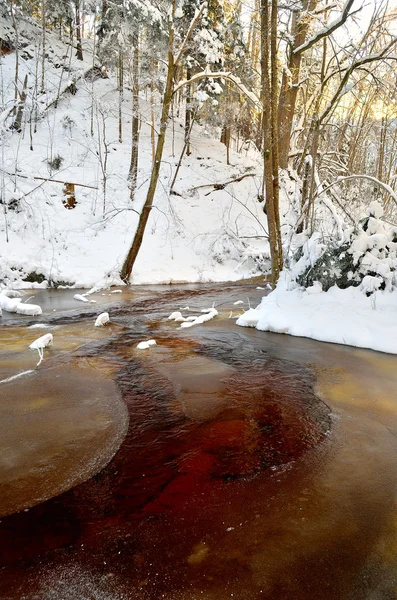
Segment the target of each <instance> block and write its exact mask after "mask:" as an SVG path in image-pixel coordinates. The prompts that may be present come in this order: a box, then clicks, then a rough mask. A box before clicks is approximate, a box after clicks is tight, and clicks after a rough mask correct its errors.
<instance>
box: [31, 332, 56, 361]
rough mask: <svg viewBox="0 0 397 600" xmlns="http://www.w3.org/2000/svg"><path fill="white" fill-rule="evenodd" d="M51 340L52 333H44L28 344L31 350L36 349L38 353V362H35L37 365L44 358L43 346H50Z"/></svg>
mask: <svg viewBox="0 0 397 600" xmlns="http://www.w3.org/2000/svg"><path fill="white" fill-rule="evenodd" d="M52 342H53V336H52V333H46V334H45V335H42V336H41V337H39V338H37V340H35V341H34V342H32V343H31V344H30V346H29V348H30V349H31V350H37V351H38V353H39V358H40V359H39V362H38V363H37V366H39V365H40V364H41V362H42V360H43V358H44V348H47V346H51V345H52Z"/></svg>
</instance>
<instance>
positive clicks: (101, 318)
mask: <svg viewBox="0 0 397 600" xmlns="http://www.w3.org/2000/svg"><path fill="white" fill-rule="evenodd" d="M109 321H110V318H109V313H107V312H104V313H101V314H100V315H98V316H97V318H96V321H95V325H94V326H95V327H102V325H106V324H107V323H109Z"/></svg>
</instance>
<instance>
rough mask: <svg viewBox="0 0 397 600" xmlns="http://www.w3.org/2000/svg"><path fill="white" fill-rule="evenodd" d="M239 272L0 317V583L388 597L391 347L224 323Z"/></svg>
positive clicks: (104, 594)
mask: <svg viewBox="0 0 397 600" xmlns="http://www.w3.org/2000/svg"><path fill="white" fill-rule="evenodd" d="M256 285H257V284H255V283H252V284H250V283H246V284H243V285H241V284H240V285H230V286H227V285H225V286H185V287H183V286H178V287H176V288H139V289H138V290H125V291H123V292H122V293H121V294H117V302H116V301H115V300H114V296H113V297H111V296H109V295H106V296H102V295H101V294H98V296H95V298H96V299H97V304H98V305H97V306H95V305H92V306H89V307H88V308H87V307H83V308H81V307H80V306H77V307H76V302H73V299H72V295H71V294H70V293H69V292H64V293H63V292H60V293H57V292H54V291H52V292H42V291H40V292H36V294H37V297H36V300H35V301H36V302H38V303H40V304H41V305H42V306H43V307H44V309H45V310H44V314H43V316H42V317H41V318H40V319H39V321H40V322H41V324H42V325H43V326H45V327H46V329H40V330H39V329H29V325H32V324H33V322H32V321H29V320H28V319H26V318H22V319H15V318H14V317H11V316H10V317H9V318H7V319H6V320H5V324H4V325H3V327H2V328H1V329H0V341H1V344H0V354H1V357H0V358H1V363H0V364H1V366H0V378H1V379H7V378H9V377H13V376H14V375H16V374H18V373H20V372H22V371H32V372H31V373H28V374H27V375H26V376H23V377H21V378H19V379H14V380H11V381H9V382H6V383H3V384H0V399H1V401H0V412H1V416H2V418H1V420H0V434H1V435H0V482H1V483H0V513H1V514H2V515H3V517H2V519H1V522H0V598H2V599H3V598H4V599H10V600H11V599H12V600H14V599H21V600H22V598H24V599H29V600H30V599H32V600H33V599H34V600H46V599H57V600H77V599H78V600H86V599H87V600H88V599H90V600H91V599H106V600H119V599H135V598H137V599H138V598H142V599H145V600H158V599H161V598H165V599H168V600H195V599H196V598H197V599H198V598H205V599H207V600H209V599H211V600H224V599H226V598H234V599H238V600H251V599H252V600H254V599H257V598H258V599H259V598H267V599H269V600H273V599H274V600H278V599H280V600H281V599H290V598H291V599H292V598H294V599H295V598H296V599H302V600H303V599H305V600H309V599H313V600H314V599H316V600H317V599H319V598H321V597H325V598H327V599H332V600H333V599H335V600H336V599H341V600H345V599H352V600H353V599H354V600H356V599H357V600H366V599H368V600H370V599H371V600H372V599H382V600H383V599H389V598H390V599H394V598H397V535H396V534H397V507H396V489H397V470H396V468H395V464H396V458H397V401H396V398H395V389H396V383H397V369H396V366H397V359H396V358H394V357H391V356H388V355H382V354H378V353H374V352H370V351H363V350H357V349H352V348H346V347H339V346H335V345H330V344H322V343H319V342H314V341H311V340H305V339H301V338H291V337H287V336H282V335H275V334H268V333H263V332H258V331H255V330H247V329H242V328H237V327H236V326H235V324H234V320H233V319H231V318H229V317H230V312H232V317H233V316H235V315H237V313H238V312H239V309H240V306H238V307H237V306H236V305H235V304H234V303H235V302H237V301H239V300H243V301H244V302H245V303H246V304H247V303H248V301H247V297H248V298H249V299H250V302H251V304H254V305H255V303H257V302H259V299H260V296H261V294H262V293H263V292H261V291H258V290H256V289H255V288H256ZM74 293H75V290H74ZM213 302H215V306H217V307H218V311H219V316H218V317H217V318H216V319H214V320H213V321H210V322H208V323H205V324H204V325H201V326H197V327H194V328H190V329H187V330H181V329H178V325H177V324H175V323H172V322H170V321H168V320H167V316H168V315H169V314H170V312H172V311H174V310H178V309H180V308H184V307H186V306H189V307H190V312H191V313H192V314H193V313H194V312H195V311H199V310H201V309H203V308H208V307H210V306H212V303H213ZM104 309H108V310H109V312H110V314H111V325H110V326H108V327H105V328H101V329H98V328H95V329H94V328H93V320H94V318H95V316H96V315H97V314H98V313H99V312H101V311H102V310H104ZM185 312H186V311H185ZM196 314H197V312H196ZM35 323H36V324H37V321H35ZM48 327H50V329H48ZM47 331H51V332H52V333H53V335H54V346H53V348H52V349H51V350H50V351H48V352H47V353H46V355H45V361H44V362H43V363H42V365H40V367H38V368H36V367H35V364H36V362H37V357H36V356H34V355H32V353H30V352H29V351H27V350H26V347H27V346H28V345H29V343H30V342H31V341H33V339H34V338H35V337H38V336H39V335H42V334H43V333H44V332H47ZM150 338H155V339H156V340H157V346H154V347H152V348H150V349H149V350H145V351H139V350H137V348H136V345H137V343H138V342H140V341H142V340H144V339H150Z"/></svg>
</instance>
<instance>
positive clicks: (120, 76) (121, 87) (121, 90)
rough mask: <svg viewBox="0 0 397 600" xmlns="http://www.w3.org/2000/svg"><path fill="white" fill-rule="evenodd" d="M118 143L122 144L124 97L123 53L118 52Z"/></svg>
mask: <svg viewBox="0 0 397 600" xmlns="http://www.w3.org/2000/svg"><path fill="white" fill-rule="evenodd" d="M118 80H119V81H118V83H119V143H120V144H122V143H123V95H124V60H123V53H122V51H121V50H119V68H118Z"/></svg>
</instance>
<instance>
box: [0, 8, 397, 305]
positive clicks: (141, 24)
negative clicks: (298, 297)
mask: <svg viewBox="0 0 397 600" xmlns="http://www.w3.org/2000/svg"><path fill="white" fill-rule="evenodd" d="M395 15H396V12H395V7H394V5H393V4H392V3H391V2H389V1H386V0H379V1H377V2H372V3H370V4H369V5H366V4H365V3H362V2H360V1H358V0H347V1H345V2H339V1H336V2H329V1H328V0H327V1H321V0H301V1H295V0H287V1H285V2H277V1H273V2H270V1H268V0H252V1H251V2H248V3H243V2H241V1H240V0H209V1H208V2H200V1H199V0H185V1H177V0H173V1H172V2H165V1H160V0H158V1H150V0H145V1H143V0H133V1H132V0H128V1H127V0H115V1H112V2H110V1H109V2H108V1H107V0H103V1H102V2H95V1H91V2H90V1H85V0H84V1H83V0H74V1H68V0H60V1H58V0H42V1H41V2H35V1H34V0H31V1H30V0H29V1H28V0H24V1H19V2H18V1H10V0H8V1H7V2H5V3H3V5H2V7H1V22H0V42H1V64H0V66H1V105H2V108H1V125H0V126H1V130H0V135H1V139H2V145H1V147H2V151H1V152H2V156H1V162H2V167H1V204H2V212H3V219H2V224H1V229H2V234H1V241H0V249H1V250H0V251H1V254H2V257H3V260H2V265H1V272H0V280H1V282H2V283H1V284H2V285H3V287H4V286H5V287H6V286H11V287H14V288H15V287H16V285H19V286H24V285H25V286H26V285H27V286H29V285H31V286H33V287H34V286H38V285H42V286H43V287H44V286H52V287H59V286H74V287H88V288H90V287H92V286H98V285H99V286H100V285H111V284H112V283H115V284H118V283H119V282H125V283H128V282H131V283H170V282H189V281H190V282H206V281H227V280H237V279H241V278H247V277H252V276H258V275H260V274H262V273H263V274H265V275H266V276H267V280H268V281H270V282H271V284H272V286H273V287H275V286H276V284H278V288H279V290H280V291H282V290H284V289H287V290H288V291H291V290H292V291H293V290H296V289H306V288H307V289H310V290H312V289H313V290H316V291H317V292H327V290H329V289H331V288H332V289H331V293H330V294H329V295H328V297H329V296H330V295H331V294H332V293H333V292H335V290H336V288H337V290H339V291H340V290H345V289H348V290H349V293H350V294H354V296H355V297H356V296H357V301H358V302H362V301H363V302H364V304H365V303H366V304H365V306H370V305H369V302H370V301H371V302H372V305H373V302H374V298H372V300H371V299H370V300H368V301H367V300H366V299H368V298H370V297H371V296H372V295H373V294H374V293H375V292H378V291H379V292H381V291H388V292H393V290H394V288H395V266H396V264H397V258H396V249H397V246H396V243H397V228H396V202H397V195H396V192H395V188H396V185H397V175H396V173H397V164H396V160H397V158H396V157H397V153H396V147H397V128H396V118H397V113H396V95H395V89H396V75H395V73H396V71H395V61H396V49H395V47H396V44H397V37H396V19H395ZM65 209H66V210H65ZM313 286H314V287H313ZM316 286H317V287H316ZM332 290H333V291H332ZM357 291H360V292H361V293H360V294H358V295H357ZM335 293H338V291H336V292H335ZM378 296H379V294H378ZM320 297H321V298H323V297H324V296H323V295H320ZM374 297H377V296H376V294H375V296H374ZM341 298H346V299H347V298H348V294H347V293H346V294H345V295H344V296H341ZM381 298H382V299H383V300H384V301H385V302H386V304H387V305H388V304H389V303H390V301H391V296H390V294H388V295H387V296H384V295H383V296H381ZM349 302H355V300H354V301H353V299H352V298H350V297H349ZM363 310H364V307H363Z"/></svg>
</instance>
